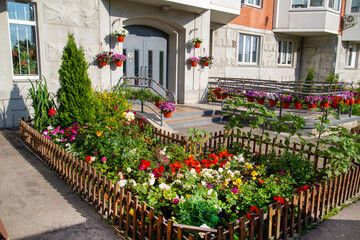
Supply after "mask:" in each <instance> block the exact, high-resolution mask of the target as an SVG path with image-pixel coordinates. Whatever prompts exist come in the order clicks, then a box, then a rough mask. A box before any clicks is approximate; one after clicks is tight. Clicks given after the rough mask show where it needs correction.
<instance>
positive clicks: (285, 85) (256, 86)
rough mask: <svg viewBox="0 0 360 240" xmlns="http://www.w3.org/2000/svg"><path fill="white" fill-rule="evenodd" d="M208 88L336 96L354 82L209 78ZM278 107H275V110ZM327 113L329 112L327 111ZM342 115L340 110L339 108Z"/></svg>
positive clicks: (351, 86) (280, 110)
mask: <svg viewBox="0 0 360 240" xmlns="http://www.w3.org/2000/svg"><path fill="white" fill-rule="evenodd" d="M209 84H210V85H208V88H210V87H211V86H216V87H217V88H222V89H227V90H236V91H238V92H249V91H263V92H265V93H278V94H289V95H303V96H312V95H320V96H321V95H322V96H326V95H336V94H340V93H341V92H342V91H345V88H347V89H348V88H351V90H353V88H354V87H353V82H312V83H307V82H302V81H275V80H260V79H246V78H221V77H211V78H209ZM222 107H223V100H221V108H222ZM275 109H276V106H275V107H274V110H275ZM326 111H327V110H326ZM338 113H339V115H340V108H338ZM281 114H282V104H280V107H279V118H281ZM351 114H352V106H350V113H349V117H351Z"/></svg>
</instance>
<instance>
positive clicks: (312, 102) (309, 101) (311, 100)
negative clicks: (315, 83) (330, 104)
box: [305, 96, 320, 105]
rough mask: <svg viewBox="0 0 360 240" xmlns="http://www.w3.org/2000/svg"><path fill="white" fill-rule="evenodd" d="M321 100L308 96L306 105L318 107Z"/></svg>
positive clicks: (317, 97)
mask: <svg viewBox="0 0 360 240" xmlns="http://www.w3.org/2000/svg"><path fill="white" fill-rule="evenodd" d="M319 100H320V97H319V96H307V97H306V98H305V103H306V104H311V105H316V104H317V103H318V101H319Z"/></svg>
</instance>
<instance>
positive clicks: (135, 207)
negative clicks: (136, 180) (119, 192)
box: [132, 197, 139, 240]
mask: <svg viewBox="0 0 360 240" xmlns="http://www.w3.org/2000/svg"><path fill="white" fill-rule="evenodd" d="M138 212H139V198H138V197H134V202H133V229H132V239H133V240H135V239H136V238H137V225H138V224H137V220H138V218H137V216H138Z"/></svg>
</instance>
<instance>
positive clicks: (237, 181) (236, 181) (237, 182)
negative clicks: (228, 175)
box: [233, 178, 242, 186]
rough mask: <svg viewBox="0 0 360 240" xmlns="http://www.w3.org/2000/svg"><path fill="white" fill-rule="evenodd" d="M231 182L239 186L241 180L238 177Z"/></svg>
mask: <svg viewBox="0 0 360 240" xmlns="http://www.w3.org/2000/svg"><path fill="white" fill-rule="evenodd" d="M233 184H234V185H236V186H239V185H240V184H242V180H241V179H240V178H238V179H236V180H235V181H233Z"/></svg>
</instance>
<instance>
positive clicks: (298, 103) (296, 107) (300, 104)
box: [294, 102, 302, 109]
mask: <svg viewBox="0 0 360 240" xmlns="http://www.w3.org/2000/svg"><path fill="white" fill-rule="evenodd" d="M294 108H295V109H301V108H302V103H301V102H294Z"/></svg>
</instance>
